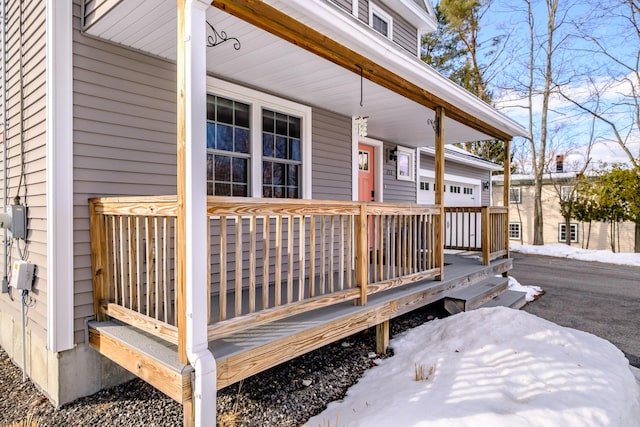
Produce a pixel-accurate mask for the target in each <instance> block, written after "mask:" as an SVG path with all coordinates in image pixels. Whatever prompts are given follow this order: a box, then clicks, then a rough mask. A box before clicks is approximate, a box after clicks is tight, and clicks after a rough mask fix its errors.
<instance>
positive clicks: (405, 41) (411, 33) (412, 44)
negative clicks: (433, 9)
mask: <svg viewBox="0 0 640 427" xmlns="http://www.w3.org/2000/svg"><path fill="white" fill-rule="evenodd" d="M373 3H374V4H375V5H376V6H377V7H379V8H380V9H382V10H384V11H385V12H387V13H388V14H389V15H391V18H392V19H393V34H392V39H393V41H394V42H396V43H397V44H398V45H399V46H400V47H402V48H403V49H405V50H406V51H407V52H409V53H411V54H412V55H414V56H416V55H417V54H418V29H417V28H416V27H414V26H413V25H411V24H410V23H409V22H408V21H407V20H406V19H404V18H403V17H402V16H400V15H399V14H398V13H396V12H395V11H394V10H393V9H391V8H390V7H389V6H387V5H386V4H384V3H383V2H382V1H380V0H377V1H374V2H373ZM358 18H359V19H360V20H361V21H362V22H364V23H365V24H367V25H369V0H361V1H360V3H359V7H358Z"/></svg>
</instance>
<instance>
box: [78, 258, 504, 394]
mask: <svg viewBox="0 0 640 427" xmlns="http://www.w3.org/2000/svg"><path fill="white" fill-rule="evenodd" d="M445 261H446V264H448V265H447V266H446V273H445V279H444V280H442V281H439V280H434V279H433V278H430V279H425V280H423V281H419V282H415V283H411V284H408V285H406V286H403V287H397V288H392V289H389V290H386V291H384V292H379V293H376V294H374V295H371V296H370V297H369V299H368V303H367V305H361V306H359V305H354V303H353V302H352V301H347V302H343V303H339V304H333V305H329V306H324V307H320V308H317V309H315V310H311V311H306V312H303V313H300V314H296V315H293V316H290V317H288V318H285V319H279V320H274V321H271V322H267V323H263V324H257V325H256V326H254V327H250V328H246V329H243V330H241V331H238V332H235V333H232V334H230V335H228V336H225V337H223V338H220V339H216V340H213V341H210V343H209V349H210V350H211V351H212V353H213V354H214V356H215V358H216V362H217V367H218V369H217V372H218V376H217V387H218V388H223V387H226V386H228V385H231V384H233V383H235V382H238V381H240V380H242V379H244V378H247V377H249V376H252V375H255V374H257V373H259V372H262V371H264V370H266V369H268V368H271V367H273V366H276V365H278V364H280V363H283V362H286V361H288V360H290V359H293V358H295V357H297V356H300V355H302V354H304V353H307V352H309V351H311V350H314V349H316V348H319V347H322V346H324V345H327V344H330V343H332V342H335V341H337V340H340V339H342V338H344V337H347V336H349V335H352V334H354V333H357V332H359V331H362V330H364V329H367V328H371V327H378V326H380V325H384V323H385V322H387V321H388V320H390V319H393V318H395V317H397V316H400V315H402V314H405V313H407V312H409V311H412V310H415V309H417V308H420V307H423V306H425V305H427V304H430V303H432V302H435V301H438V300H441V299H443V298H444V297H446V296H447V295H449V294H451V293H454V292H456V291H459V290H460V289H463V288H465V287H468V286H471V285H472V284H474V283H476V282H478V281H481V280H483V279H485V278H487V277H490V276H493V275H496V274H502V273H505V272H507V271H508V270H510V269H511V260H510V259H500V260H495V261H492V262H491V263H490V265H488V266H484V265H481V264H480V263H479V262H478V260H477V258H465V257H463V256H459V255H446V256H445ZM387 333H388V332H387ZM89 336H90V343H91V345H92V346H93V347H94V348H96V349H97V350H98V351H100V352H101V353H102V354H104V355H105V356H106V357H108V358H110V359H112V360H114V361H116V362H117V363H119V364H120V365H122V366H123V367H125V368H126V369H128V370H129V371H131V372H132V373H134V374H136V375H137V376H138V377H140V378H142V379H144V380H145V381H147V382H149V383H150V384H152V385H153V386H155V387H156V388H158V389H159V390H161V391H163V392H164V393H166V394H167V395H168V396H170V397H172V398H173V399H175V400H177V401H178V402H181V403H185V401H187V400H189V399H190V397H191V381H190V376H191V372H192V370H191V368H190V366H189V365H184V364H180V363H178V362H177V351H178V349H177V345H175V344H171V343H169V342H168V341H166V340H163V339H161V338H159V337H157V336H154V335H152V334H149V333H146V332H144V331H142V330H140V329H138V328H135V327H134V326H131V325H128V324H125V323H122V322H119V321H117V320H107V321H102V322H99V321H94V322H90V323H89Z"/></svg>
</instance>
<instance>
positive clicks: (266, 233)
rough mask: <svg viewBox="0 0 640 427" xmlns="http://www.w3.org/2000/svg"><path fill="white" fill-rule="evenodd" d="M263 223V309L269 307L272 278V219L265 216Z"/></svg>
mask: <svg viewBox="0 0 640 427" xmlns="http://www.w3.org/2000/svg"><path fill="white" fill-rule="evenodd" d="M263 221H264V222H263V223H262V309H263V310H264V309H266V308H268V307H269V291H270V285H269V284H270V283H271V278H270V277H269V266H270V265H271V258H270V251H271V245H270V242H271V217H270V216H268V215H265V216H264V220H263Z"/></svg>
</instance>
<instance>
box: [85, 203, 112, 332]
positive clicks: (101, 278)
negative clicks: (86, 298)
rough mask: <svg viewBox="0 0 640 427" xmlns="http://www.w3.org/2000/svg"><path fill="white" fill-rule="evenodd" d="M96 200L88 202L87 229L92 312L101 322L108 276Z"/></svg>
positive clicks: (104, 241) (100, 216)
mask: <svg viewBox="0 0 640 427" xmlns="http://www.w3.org/2000/svg"><path fill="white" fill-rule="evenodd" d="M97 203H98V201H97V200H93V199H92V200H89V224H90V225H89V229H90V232H91V264H92V275H93V311H94V313H95V316H96V320H98V321H103V320H106V319H105V317H106V316H105V315H104V314H102V310H101V309H100V304H101V302H102V300H106V299H108V298H109V295H108V291H107V287H108V283H109V275H108V274H107V270H106V265H105V251H106V250H107V237H106V231H105V226H106V224H105V220H104V215H103V214H101V213H100V214H98V213H96V204H97Z"/></svg>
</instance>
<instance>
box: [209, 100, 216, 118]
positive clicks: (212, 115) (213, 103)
mask: <svg viewBox="0 0 640 427" xmlns="http://www.w3.org/2000/svg"><path fill="white" fill-rule="evenodd" d="M207 120H211V121H212V122H213V121H215V120H216V97H215V96H213V95H207Z"/></svg>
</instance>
